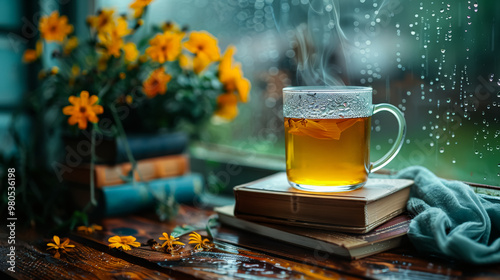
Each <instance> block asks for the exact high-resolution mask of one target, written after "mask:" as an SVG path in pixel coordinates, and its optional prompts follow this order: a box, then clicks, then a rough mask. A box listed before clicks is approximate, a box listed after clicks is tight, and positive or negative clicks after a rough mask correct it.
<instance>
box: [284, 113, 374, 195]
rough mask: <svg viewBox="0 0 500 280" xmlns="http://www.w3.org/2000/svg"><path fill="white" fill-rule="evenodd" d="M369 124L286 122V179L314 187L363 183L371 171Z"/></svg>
mask: <svg viewBox="0 0 500 280" xmlns="http://www.w3.org/2000/svg"><path fill="white" fill-rule="evenodd" d="M370 120H371V117H365V118H352V119H318V120H314V119H295V118H285V141H286V142H285V145H286V153H287V156H288V157H287V161H286V171H287V173H288V178H289V179H290V180H291V181H293V182H295V183H297V184H299V185H315V186H346V185H357V184H361V183H363V182H365V181H366V179H367V176H368V171H369V169H370V159H369V156H368V155H369V154H370V147H369V145H368V143H369V141H370Z"/></svg>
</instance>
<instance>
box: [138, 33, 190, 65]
mask: <svg viewBox="0 0 500 280" xmlns="http://www.w3.org/2000/svg"><path fill="white" fill-rule="evenodd" d="M182 37H183V34H177V33H173V32H164V33H163V34H158V35H156V36H155V37H154V38H153V39H151V40H150V41H149V44H150V45H151V46H150V47H148V48H147V49H146V54H147V55H148V56H149V57H151V59H152V60H154V61H156V62H159V63H164V62H165V61H173V60H175V59H176V58H177V57H178V56H179V54H180V53H181V40H182Z"/></svg>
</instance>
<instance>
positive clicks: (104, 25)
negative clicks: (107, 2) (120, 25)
mask: <svg viewBox="0 0 500 280" xmlns="http://www.w3.org/2000/svg"><path fill="white" fill-rule="evenodd" d="M114 13H115V10H113V9H103V10H101V11H99V14H98V15H97V16H89V17H88V18H87V22H88V23H89V25H90V26H91V27H92V28H94V29H95V30H97V32H98V33H105V32H110V31H111V29H113V27H114V25H115V23H114V20H113V14H114Z"/></svg>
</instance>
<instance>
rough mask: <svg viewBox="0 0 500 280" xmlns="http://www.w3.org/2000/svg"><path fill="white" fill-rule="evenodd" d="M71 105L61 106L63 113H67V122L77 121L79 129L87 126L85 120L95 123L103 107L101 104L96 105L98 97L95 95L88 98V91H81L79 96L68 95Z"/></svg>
mask: <svg viewBox="0 0 500 280" xmlns="http://www.w3.org/2000/svg"><path fill="white" fill-rule="evenodd" d="M68 100H69V102H70V103H71V104H72V105H69V106H66V107H64V108H63V110H62V111H63V114H65V115H69V116H71V117H69V119H68V124H70V125H74V124H76V123H78V128H79V129H86V128H87V121H90V122H92V123H97V122H98V121H99V118H98V117H97V115H98V114H102V113H103V111H104V109H103V108H102V106H101V105H96V103H97V101H99V98H98V97H97V95H92V96H90V98H89V92H88V91H85V90H84V91H82V92H81V93H80V97H76V96H70V97H69V98H68Z"/></svg>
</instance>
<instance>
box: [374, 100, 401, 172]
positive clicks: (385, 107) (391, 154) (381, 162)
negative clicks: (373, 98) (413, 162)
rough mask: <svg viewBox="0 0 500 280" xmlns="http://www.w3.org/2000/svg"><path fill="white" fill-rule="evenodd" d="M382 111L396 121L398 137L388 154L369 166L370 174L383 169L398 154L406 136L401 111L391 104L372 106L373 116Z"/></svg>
mask: <svg viewBox="0 0 500 280" xmlns="http://www.w3.org/2000/svg"><path fill="white" fill-rule="evenodd" d="M382 111H388V112H390V113H392V114H393V115H394V116H395V117H396V119H397V120H398V124H399V131H398V137H397V138H396V141H395V142H394V145H392V148H391V149H390V150H389V152H387V153H386V154H385V155H384V156H383V157H382V158H380V159H379V160H377V161H375V162H374V163H372V164H371V168H370V172H373V171H377V170H379V169H380V168H382V167H384V166H385V165H386V164H388V163H389V162H390V161H391V160H392V159H393V158H394V157H395V156H396V155H397V154H398V152H399V150H401V147H402V146H403V140H404V138H405V135H406V121H405V118H404V116H403V113H401V111H400V110H399V109H398V108H397V107H396V106H394V105H391V104H386V103H381V104H376V105H373V115H375V114H376V113H378V112H382Z"/></svg>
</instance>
